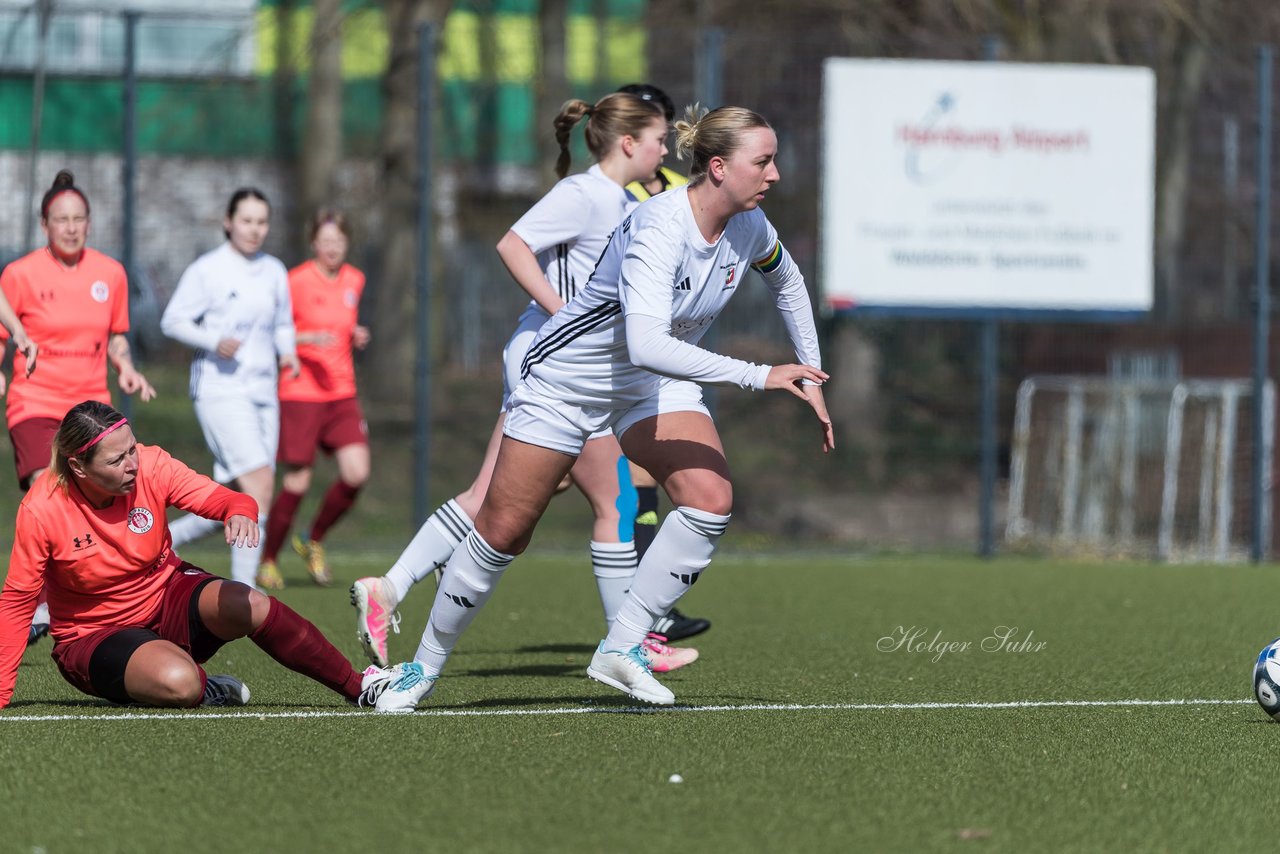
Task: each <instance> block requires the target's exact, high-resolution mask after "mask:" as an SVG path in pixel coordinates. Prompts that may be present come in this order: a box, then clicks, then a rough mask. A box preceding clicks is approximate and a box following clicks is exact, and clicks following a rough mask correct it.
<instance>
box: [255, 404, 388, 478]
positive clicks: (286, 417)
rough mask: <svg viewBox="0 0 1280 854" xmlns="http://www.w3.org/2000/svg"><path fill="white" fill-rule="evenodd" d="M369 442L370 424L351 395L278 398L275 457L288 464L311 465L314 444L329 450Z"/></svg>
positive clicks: (327, 451)
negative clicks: (318, 398)
mask: <svg viewBox="0 0 1280 854" xmlns="http://www.w3.org/2000/svg"><path fill="white" fill-rule="evenodd" d="M367 444H369V427H368V425H367V424H366V423H365V420H364V412H362V411H361V409H360V401H358V400H356V399H355V398H354V397H348V398H344V399H342V400H328V401H324V402H323V403H314V402H312V401H309V400H282V401H280V450H279V451H278V452H277V453H276V461H277V462H281V463H284V464H285V465H288V466H300V467H306V466H310V465H311V463H312V461H313V460H315V458H316V448H320V449H321V450H322V451H324V452H325V453H326V454H332V453H333V452H334V451H336V450H338V449H339V448H345V447H346V446H347V445H367Z"/></svg>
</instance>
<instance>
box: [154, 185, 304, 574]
mask: <svg viewBox="0 0 1280 854" xmlns="http://www.w3.org/2000/svg"><path fill="white" fill-rule="evenodd" d="M270 224H271V208H270V206H269V205H268V203H267V198H266V196H264V195H263V194H262V192H261V191H260V190H257V189H254V188H253V187H243V188H241V189H239V190H237V191H236V192H235V193H233V194H232V196H231V201H230V202H229V203H228V205H227V215H226V218H225V219H224V220H223V222H222V230H223V233H224V234H225V235H226V237H227V240H226V242H225V243H223V244H222V245H221V246H219V247H218V248H217V249H214V250H212V251H210V252H206V253H205V254H203V255H201V256H200V257H199V258H197V259H196V260H195V261H194V262H192V264H191V266H190V267H188V268H187V269H186V271H185V272H184V273H183V274H182V278H181V279H179V280H178V287H177V288H176V289H175V290H174V292H173V296H172V298H170V300H169V304H168V305H167V306H165V310H164V315H163V316H162V317H161V318H160V328H161V330H162V331H163V332H164V334H165V335H167V336H168V337H170V338H172V339H174V340H175V341H180V342H181V343H183V344H186V345H187V346H188V347H190V348H192V349H193V350H195V351H196V352H195V355H194V356H193V357H192V359H191V399H192V402H193V404H194V405H195V410H196V419H197V420H198V421H199V422H200V429H201V430H202V431H203V432H204V438H205V442H206V443H207V444H208V446H209V450H210V451H211V452H212V453H213V460H214V463H213V479H214V480H216V481H218V482H219V483H226V484H232V485H233V486H234V487H235V488H236V489H238V490H239V491H240V492H243V493H245V494H246V495H248V496H249V497H250V498H252V499H254V500H255V501H257V502H258V525H259V527H262V526H264V525H265V524H266V517H267V509H268V508H269V507H270V506H271V491H272V486H273V485H274V480H275V462H276V445H277V443H278V442H279V438H280V401H279V399H278V397H277V385H278V383H277V373H276V371H277V368H279V369H282V370H286V371H289V372H291V373H292V374H293V375H294V376H297V375H298V367H299V366H298V356H297V346H296V341H295V337H296V336H295V333H294V328H293V306H292V303H291V301H290V299H289V275H288V271H287V270H285V267H284V264H282V263H281V262H280V260H279V259H278V258H276V257H275V256H273V255H268V254H267V253H266V252H263V251H262V245H263V243H265V242H266V239H267V232H268V231H269V230H270ZM215 527H218V528H220V527H221V523H215ZM169 529H170V532H171V533H172V535H173V545H174V548H175V549H177V548H178V547H180V546H181V545H183V544H184V543H187V542H190V541H191V540H194V539H196V538H197V537H201V536H204V535H206V534H208V533H210V530H211V529H210V526H209V520H207V519H202V518H200V517H198V516H184V517H182V518H180V519H175V520H174V521H173V523H172V524H170V526H169ZM261 554H262V546H261V544H259V545H258V546H256V547H254V548H236V549H232V550H231V577H232V579H233V580H235V581H239V582H240V583H241V584H246V585H248V586H250V587H255V588H257V587H262V588H267V589H272V590H278V589H279V588H281V587H283V586H284V582H283V580H282V579H281V578H280V575H279V572H278V571H277V572H275V574H273V575H265V574H259V573H258V565H259V563H260V558H261Z"/></svg>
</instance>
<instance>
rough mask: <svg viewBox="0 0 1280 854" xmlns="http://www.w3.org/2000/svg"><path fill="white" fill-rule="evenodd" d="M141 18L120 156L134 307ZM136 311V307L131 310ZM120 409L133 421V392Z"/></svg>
mask: <svg viewBox="0 0 1280 854" xmlns="http://www.w3.org/2000/svg"><path fill="white" fill-rule="evenodd" d="M138 18H139V14H138V12H136V11H133V10H130V11H127V12H125V13H124V81H123V84H124V85H123V87H122V92H123V96H124V110H123V112H124V127H123V129H122V131H123V132H122V134H121V138H122V141H123V151H122V152H121V157H120V173H121V174H120V183H121V184H122V185H123V190H124V210H123V211H122V212H121V217H120V256H121V257H120V261H121V263H122V264H124V272H125V276H126V278H127V280H128V283H129V305H130V307H131V309H132V307H133V306H135V305H137V302H138V300H137V297H138V294H139V291H138V285H137V269H136V263H137V255H136V248H137V247H136V244H135V242H134V241H135V240H136V237H137V228H136V217H137V170H138ZM130 314H132V311H130ZM136 329H137V324H135V323H134V322H133V319H132V317H131V318H130V320H129V334H128V335H127V336H126V337H127V338H128V340H129V350H130V352H132V354H133V358H134V359H135V360H136V359H137V358H138V352H137V347H136V346H134V344H135V342H136V341H137V333H136V331H135V330H136ZM120 411H121V412H122V413H124V416H125V417H126V418H128V419H129V420H130V421H132V420H133V396H132V395H127V394H126V395H123V396H122V397H121V399H120Z"/></svg>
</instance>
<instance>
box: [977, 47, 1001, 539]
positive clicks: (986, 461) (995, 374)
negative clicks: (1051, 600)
mask: <svg viewBox="0 0 1280 854" xmlns="http://www.w3.org/2000/svg"><path fill="white" fill-rule="evenodd" d="M982 58H983V59H984V60H985V61H987V62H996V61H998V60H999V58H1000V40H999V39H998V38H996V37H995V36H987V37H986V38H984V39H983V40H982ZM978 350H979V364H980V372H981V381H980V392H979V404H978V412H979V415H978V422H979V440H978V442H979V464H978V477H979V481H980V484H981V492H980V495H979V498H978V554H979V555H981V556H982V557H986V558H989V557H993V556H994V555H995V553H996V544H995V527H996V523H995V493H996V408H997V388H998V386H999V382H1000V368H999V364H998V362H999V359H998V357H999V353H1000V329H999V326H998V324H997V321H996V319H995V318H994V317H985V318H983V319H982V321H981V325H980V326H979V329H978Z"/></svg>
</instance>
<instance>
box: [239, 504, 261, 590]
mask: <svg viewBox="0 0 1280 854" xmlns="http://www.w3.org/2000/svg"><path fill="white" fill-rule="evenodd" d="M266 527H267V517H266V514H264V513H259V514H258V530H260V531H264V530H266ZM261 562H262V540H261V539H259V540H258V544H257V545H256V546H253V547H252V548H251V547H249V546H244V547H237V546H232V547H231V580H232V581H239V582H240V583H241V584H247V585H249V586H250V587H252V588H254V589H257V587H258V583H257V579H258V564H259V563H261Z"/></svg>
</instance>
